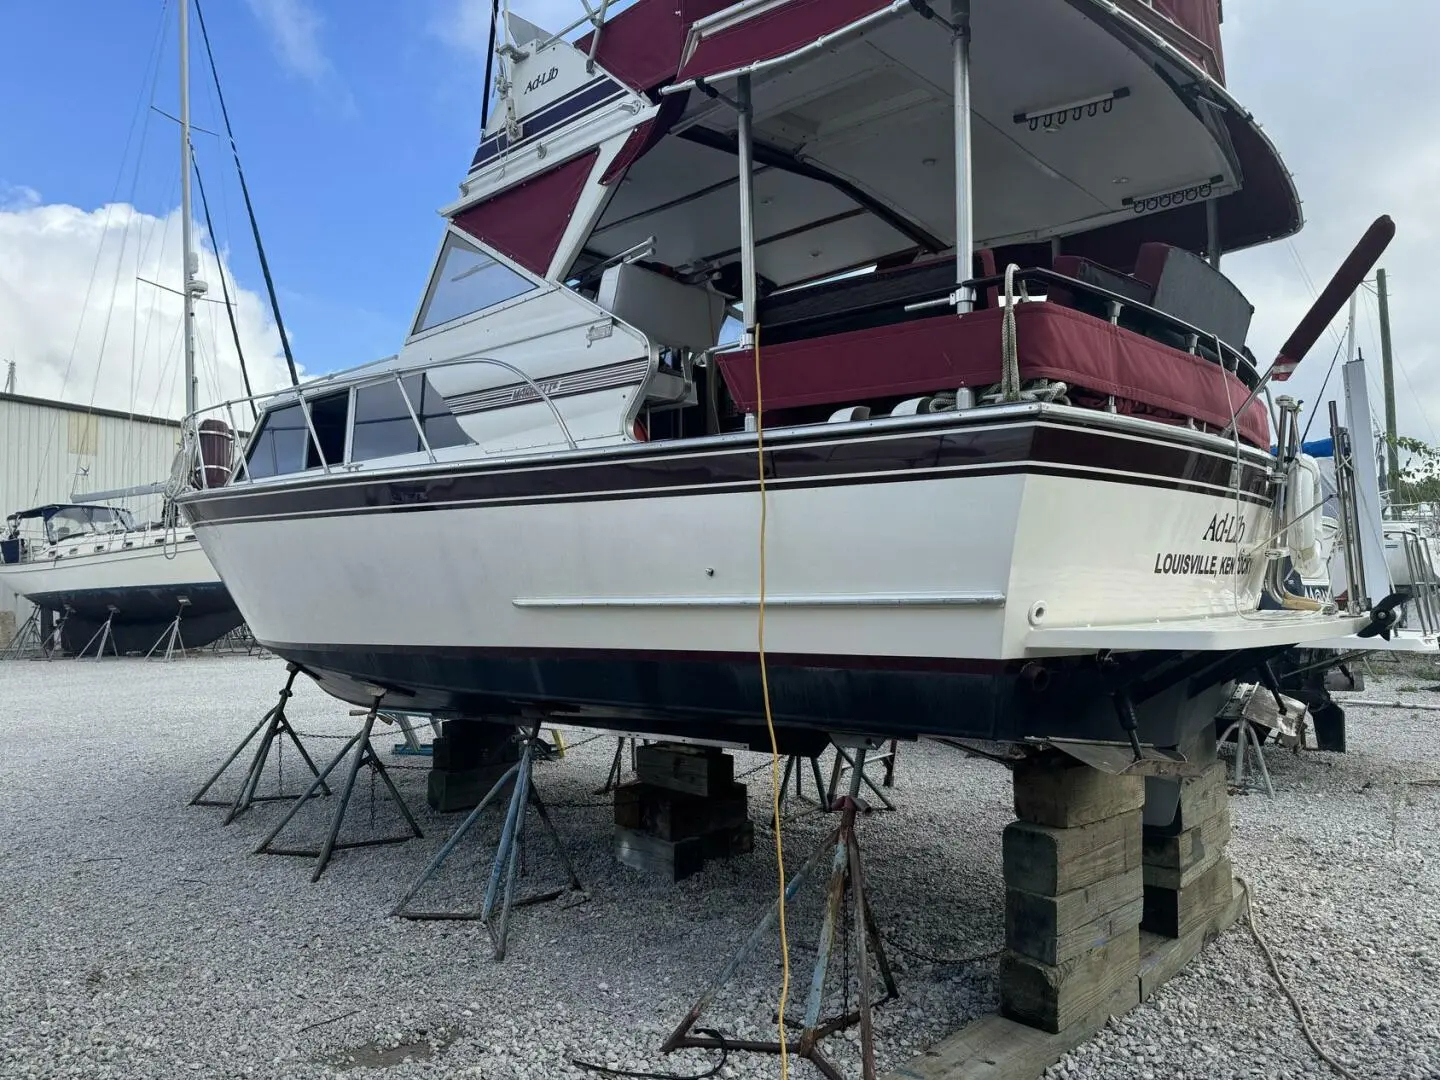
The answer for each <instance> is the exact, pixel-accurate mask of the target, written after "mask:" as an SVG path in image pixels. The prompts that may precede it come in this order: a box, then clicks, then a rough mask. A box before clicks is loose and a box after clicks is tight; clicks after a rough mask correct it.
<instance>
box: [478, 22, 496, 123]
mask: <svg viewBox="0 0 1440 1080" xmlns="http://www.w3.org/2000/svg"><path fill="white" fill-rule="evenodd" d="M499 23H500V0H492V2H491V4H490V44H489V45H488V46H486V48H485V92H484V93H483V94H482V95H481V96H480V134H481V136H482V137H483V136H484V134H485V128H486V127H488V126H489V124H490V94H491V93H492V89H491V86H490V80H491V79H492V78H494V76H495V33H496V30H497V29H498V27H499Z"/></svg>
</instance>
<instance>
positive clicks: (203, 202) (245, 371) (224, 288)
mask: <svg viewBox="0 0 1440 1080" xmlns="http://www.w3.org/2000/svg"><path fill="white" fill-rule="evenodd" d="M194 164H195V186H196V187H198V188H199V189H200V209H201V210H203V211H204V212H205V231H206V232H208V233H209V234H210V246H211V247H212V248H213V249H214V250H215V251H217V252H218V251H219V250H220V243H219V241H217V240H216V239H215V222H214V221H212V220H211V218H210V200H209V199H207V198H206V197H205V180H204V178H203V177H201V175H200V163H199V162H198V161H197V162H195V163H194ZM216 262H217V263H218V262H219V260H218V259H217V260H216ZM219 269H220V295H221V296H223V297H224V298H225V317H226V318H227V319H229V320H230V336H231V337H233V338H234V339H235V355H236V356H238V357H239V358H240V378H242V379H243V380H245V397H246V398H247V399H248V400H249V401H250V415H251V416H253V417H255V418H256V419H258V418H259V416H260V413H259V412H258V411H257V410H256V408H255V400H254V398H255V392H254V391H253V390H251V389H250V369H249V368H248V367H247V366H246V364H245V350H244V349H243V348H241V347H240V327H239V326H237V325H236V324H235V307H234V305H233V304H232V303H231V302H230V286H229V285H228V284H227V283H226V281H225V267H224V266H220V268H219Z"/></svg>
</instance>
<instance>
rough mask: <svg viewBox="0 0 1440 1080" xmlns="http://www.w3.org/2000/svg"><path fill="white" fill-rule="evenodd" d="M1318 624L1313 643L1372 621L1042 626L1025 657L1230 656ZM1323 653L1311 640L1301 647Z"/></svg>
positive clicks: (1266, 618) (1281, 616) (1259, 618)
mask: <svg viewBox="0 0 1440 1080" xmlns="http://www.w3.org/2000/svg"><path fill="white" fill-rule="evenodd" d="M1302 622H1303V623H1305V624H1306V627H1307V630H1308V629H1309V628H1310V627H1311V626H1312V625H1313V632H1314V634H1315V639H1314V640H1320V639H1330V638H1350V639H1351V640H1359V639H1358V638H1354V637H1353V635H1355V634H1357V633H1358V632H1359V631H1360V630H1361V629H1363V628H1364V627H1365V625H1366V624H1367V623H1368V622H1369V619H1368V617H1366V616H1363V615H1335V616H1333V617H1331V618H1328V619H1317V618H1316V617H1315V612H1313V611H1257V612H1252V613H1249V614H1245V615H1216V616H1207V617H1204V618H1197V619H1194V620H1186V621H1175V620H1170V621H1166V622H1164V623H1158V622H1141V623H1115V624H1110V625H1095V626H1057V627H1037V628H1035V629H1033V630H1031V631H1030V632H1029V633H1028V634H1027V635H1026V637H1025V649H1026V652H1028V653H1031V654H1033V655H1044V654H1047V653H1057V654H1059V653H1070V652H1074V651H1075V650H1077V649H1079V650H1084V651H1097V652H1098V651H1100V650H1120V651H1126V652H1129V651H1137V652H1140V651H1145V650H1160V651H1164V652H1169V651H1172V650H1173V651H1177V652H1191V651H1194V652H1228V651H1232V650H1236V651H1238V650H1241V649H1264V648H1271V647H1274V646H1281V645H1291V644H1295V627H1296V624H1297V623H1302ZM1302 644H1303V645H1305V646H1307V647H1312V648H1318V647H1320V646H1316V645H1314V644H1313V642H1312V640H1309V639H1307V640H1306V641H1305V642H1303V643H1302Z"/></svg>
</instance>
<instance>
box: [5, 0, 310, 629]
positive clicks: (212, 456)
mask: <svg viewBox="0 0 1440 1080" xmlns="http://www.w3.org/2000/svg"><path fill="white" fill-rule="evenodd" d="M188 9H189V2H188V0H185V2H182V3H181V4H179V5H178V17H179V36H180V71H181V76H180V102H181V103H180V116H179V123H180V145H181V176H180V188H181V231H182V239H181V250H182V252H183V256H182V257H183V259H184V267H183V283H182V287H181V288H180V289H179V290H175V291H178V292H180V293H181V294H182V296H183V298H184V314H183V316H182V320H183V321H182V325H183V328H184V332H183V334H182V335H181V336H182V339H183V344H184V364H185V367H184V372H185V374H184V379H185V407H186V412H187V414H193V413H194V412H195V411H196V408H197V402H196V392H197V382H196V375H195V325H194V323H195V320H194V308H195V304H196V302H197V301H198V300H200V299H201V298H202V297H203V296H204V294H205V293H206V291H207V286H206V284H205V282H203V281H201V280H200V279H199V278H198V276H197V274H198V270H199V260H198V257H197V255H196V254H195V250H194V245H193V241H192V239H191V234H192V214H191V172H192V169H193V165H194V152H193V149H192V147H191V143H190V130H191V129H190V94H189V83H190V79H189V10H188ZM207 51H208V43H207ZM216 90H217V93H218V91H219V82H218V76H217V81H216ZM226 123H227V126H228V119H227V121H226ZM232 148H233V138H232ZM237 167H238V157H237ZM241 183H242V184H243V183H244V179H243V176H242V177H241ZM202 194H203V193H202ZM247 210H248V197H247ZM208 216H209V211H208V208H207V210H206V217H207V221H208ZM252 225H253V218H252ZM256 238H257V244H258V233H257V234H256ZM212 239H213V237H212ZM261 257H262V261H263V253H262V256H261ZM225 303H226V304H227V305H228V304H229V296H228V293H227V295H226V298H225ZM277 317H278V315H277ZM232 327H233V321H232ZM282 337H283V332H282ZM236 350H237V353H239V340H238V338H237V340H236ZM287 356H288V346H287ZM239 357H240V363H241V366H242V369H243V367H244V363H245V358H244V355H243V353H239ZM292 371H293V365H292ZM246 386H247V388H248V386H249V380H248V376H247V377H246ZM234 419H235V416H234V413H228V414H227V418H226V419H223V420H222V419H219V418H214V417H212V418H210V419H207V420H206V421H204V423H202V424H200V425H199V426H198V427H196V426H195V425H194V424H193V423H191V424H190V425H188V426H185V427H183V428H182V438H181V445H180V446H179V447H178V448H177V453H176V459H175V465H174V468H173V469H172V475H171V476H170V477H169V478H167V479H166V480H163V481H160V482H156V483H153V484H144V485H140V486H138V487H134V488H126V489H122V490H117V491H104V492H91V493H85V494H78V495H72V496H71V499H72V501H71V502H69V503H50V504H46V505H43V506H37V507H32V508H29V509H26V510H21V511H19V512H16V513H12V514H10V515H9V516H8V517H7V519H6V529H5V532H4V534H3V538H0V581H3V582H4V583H5V585H6V587H8V588H9V589H11V590H12V591H13V592H15V593H16V594H17V595H20V596H23V597H25V599H27V600H29V601H30V602H31V603H32V604H34V605H35V608H36V615H35V616H34V618H35V620H36V623H37V624H38V623H39V622H40V613H42V612H43V613H45V615H46V619H45V621H46V623H49V624H52V625H47V626H46V628H45V629H46V632H45V634H44V635H43V638H42V644H43V646H44V647H45V648H46V649H47V650H50V649H61V650H64V651H66V652H68V653H70V654H72V655H77V654H79V655H83V654H86V653H89V652H93V653H94V654H95V655H97V656H99V655H103V654H105V653H108V652H113V653H115V654H117V655H125V654H127V653H145V652H150V651H154V650H156V649H163V650H164V651H165V653H166V654H167V655H168V654H169V652H170V651H171V650H172V649H173V648H175V647H180V648H186V647H190V648H196V647H200V646H203V645H208V644H210V643H211V642H214V641H216V640H218V639H219V638H221V637H223V636H224V635H226V634H228V633H230V632H231V631H233V630H235V629H237V628H238V627H240V626H241V625H243V622H244V620H243V618H242V616H241V614H240V611H239V608H238V607H237V606H236V604H235V601H234V599H233V598H232V597H231V594H230V590H229V589H228V588H227V587H226V585H225V583H224V582H223V581H221V579H220V575H219V573H218V572H217V571H216V569H215V567H214V566H213V565H212V564H211V562H210V560H209V558H208V557H207V555H206V554H205V551H204V549H203V548H202V547H201V545H200V542H199V541H198V540H197V539H196V537H195V533H194V530H193V529H192V528H191V527H190V525H189V523H188V522H186V521H185V520H184V519H183V517H182V516H181V515H180V513H179V511H178V508H177V506H176V504H175V496H176V495H178V494H179V493H180V492H182V491H184V490H185V489H187V488H189V487H200V486H215V485H219V484H223V483H224V482H225V481H226V480H227V479H228V478H229V469H230V463H231V461H232V460H233V458H234V456H235V445H234V444H235V429H234V426H233V425H234ZM192 466H193V467H192ZM202 474H203V475H202ZM156 494H159V495H162V496H163V499H164V510H163V512H162V514H161V518H162V520H160V521H152V522H148V523H144V524H141V523H137V521H136V520H135V517H134V515H133V513H132V512H131V511H130V510H128V509H125V508H123V507H122V506H119V505H114V504H115V503H117V502H120V501H123V500H124V499H126V498H130V497H134V496H146V495H156ZM37 636H38V635H37Z"/></svg>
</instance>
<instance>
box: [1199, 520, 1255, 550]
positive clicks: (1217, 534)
mask: <svg viewBox="0 0 1440 1080" xmlns="http://www.w3.org/2000/svg"><path fill="white" fill-rule="evenodd" d="M1200 539H1201V540H1213V541H1215V542H1216V543H1217V544H1238V543H1239V542H1240V541H1241V540H1244V539H1245V519H1244V518H1242V517H1241V516H1240V515H1239V514H1216V515H1215V516H1214V517H1212V518H1211V519H1210V526H1209V528H1207V529H1206V530H1205V533H1204V535H1202V536H1201V537H1200Z"/></svg>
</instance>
